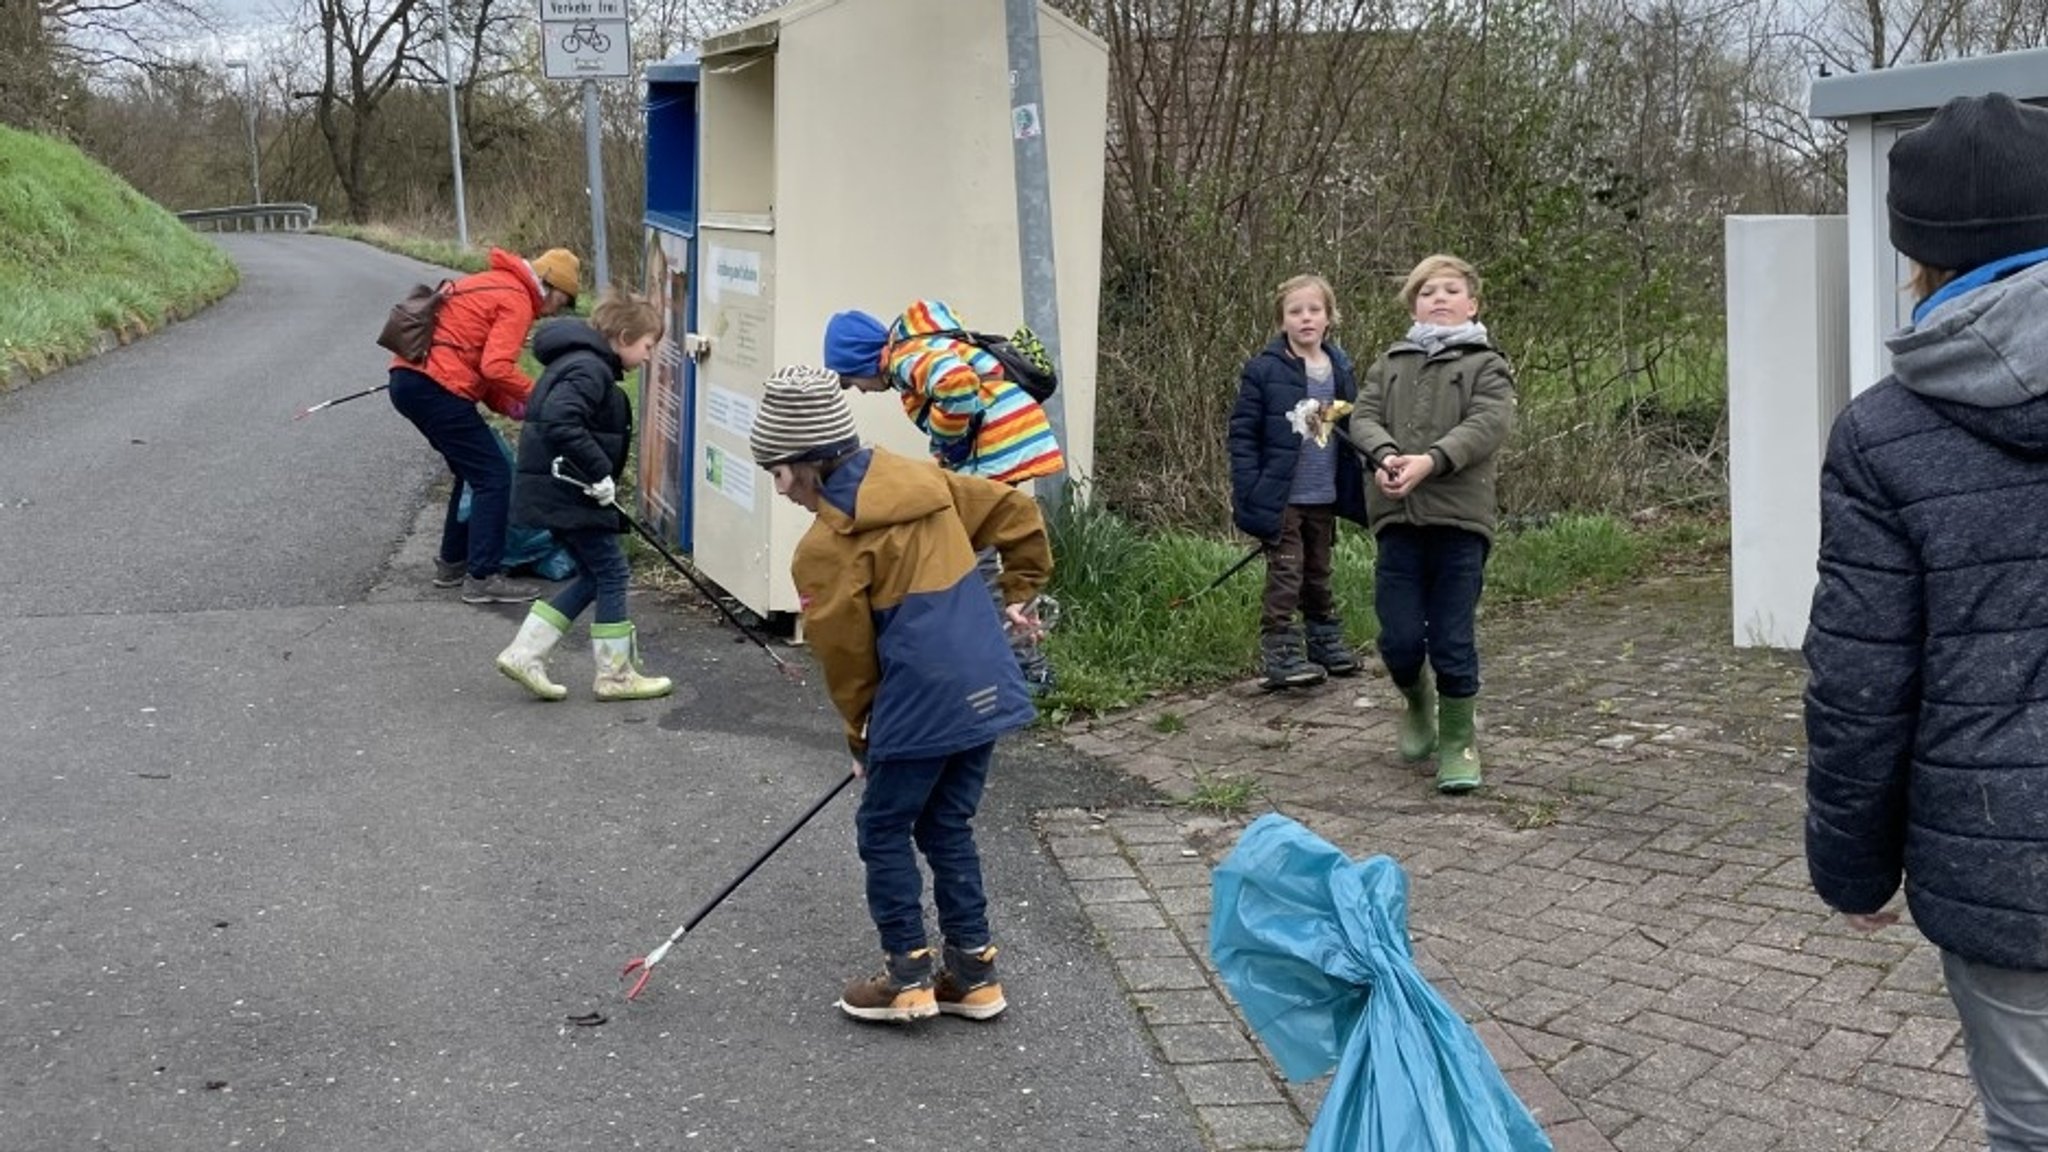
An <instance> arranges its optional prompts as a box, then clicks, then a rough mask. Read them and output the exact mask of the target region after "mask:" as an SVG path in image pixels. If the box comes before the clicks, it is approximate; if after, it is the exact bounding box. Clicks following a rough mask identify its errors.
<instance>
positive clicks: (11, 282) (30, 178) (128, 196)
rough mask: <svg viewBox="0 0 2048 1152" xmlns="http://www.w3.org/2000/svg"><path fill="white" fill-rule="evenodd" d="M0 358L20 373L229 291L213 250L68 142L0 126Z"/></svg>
mask: <svg viewBox="0 0 2048 1152" xmlns="http://www.w3.org/2000/svg"><path fill="white" fill-rule="evenodd" d="M0 236H4V237H6V243H4V244H0V299H5V300H6V301H7V306H6V307H5V308H0V367H4V365H5V364H6V363H8V362H14V363H19V364H21V365H22V366H24V367H26V368H27V369H28V370H29V371H30V372H32V373H38V374H40V373H42V372H47V371H50V370H53V369H55V368H58V367H61V366H62V365H64V364H67V363H70V362H72V361H74V360H77V359H80V358H82V357H83V356H85V355H87V354H89V353H90V352H91V350H92V349H93V348H94V347H95V346H96V344H97V342H98V339H99V336H100V334H101V333H102V332H107V331H112V332H115V333H117V334H119V335H120V336H121V337H122V338H123V339H126V338H128V337H131V336H134V335H137V334H139V333H141V332H144V331H147V330H149V329H152V328H156V327H158V326H160V325H162V324H163V323H164V322H165V321H167V320H170V319H174V318H176V317H179V316H185V315H190V314H191V313H193V312H195V311H197V310H198V309H199V308H201V307H204V306H205V305H206V304H209V303H211V302H213V301H214V300H217V299H219V298H220V297H221V296H224V295H226V294H227V292H228V291H229V290H230V289H232V288H233V287H234V286H235V284H236V282H237V280H238V278H239V277H238V273H237V272H236V270H235V266H234V264H233V262H231V261H230V260H229V259H228V258H227V256H226V255H225V254H223V253H222V252H221V250H220V249H219V248H217V247H216V246H214V245H213V244H212V243H210V242H208V241H207V240H206V239H205V238H204V237H202V236H199V235H197V234H195V233H194V232H193V231H192V230H191V229H189V228H187V227H186V226H185V225H184V224H182V223H180V222H179V220H178V218H177V217H176V216H173V215H172V214H171V213H170V212H168V211H165V210H164V209H163V208H162V207H161V206H160V205H158V204H156V203H154V202H152V201H150V200H148V199H145V198H144V197H143V196H142V195H141V194H140V193H138V192H136V191H135V190H134V189H133V188H131V187H129V186H128V185H127V184H126V183H124V182H123V181H122V180H121V179H120V178H119V177H117V176H115V175H114V174H113V173H111V172H109V171H107V170H106V169H105V168H103V167H101V166H100V165H98V164H96V163H94V162H93V161H92V160H90V159H88V158H87V157H86V156H85V155H84V154H83V153H81V152H79V151H78V149H76V148H74V147H72V146H71V145H69V144H63V143H59V142H57V141H54V140H49V139H45V138H44V137H41V136H33V135H30V134H28V133H26V132H20V131H17V130H15V129H12V128H7V127H4V126H0Z"/></svg>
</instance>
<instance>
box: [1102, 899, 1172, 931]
mask: <svg viewBox="0 0 2048 1152" xmlns="http://www.w3.org/2000/svg"><path fill="white" fill-rule="evenodd" d="M1083 911H1085V912H1086V913H1087V914H1088V919H1089V920H1090V921H1092V922H1094V924H1095V925H1096V926H1097V927H1100V928H1164V927H1166V916H1165V915H1164V914H1163V913H1161V912H1160V911H1159V909H1158V908H1157V907H1156V906H1154V905H1152V904H1150V903H1144V904H1137V903H1121V904H1096V905H1092V906H1089V907H1087V908H1084V909H1083Z"/></svg>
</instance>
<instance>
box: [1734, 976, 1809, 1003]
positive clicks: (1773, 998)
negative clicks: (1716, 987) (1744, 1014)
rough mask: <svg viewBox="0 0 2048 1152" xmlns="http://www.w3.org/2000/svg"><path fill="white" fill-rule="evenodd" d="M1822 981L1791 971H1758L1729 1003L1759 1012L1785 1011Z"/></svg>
mask: <svg viewBox="0 0 2048 1152" xmlns="http://www.w3.org/2000/svg"><path fill="white" fill-rule="evenodd" d="M1819 983H1820V981H1818V980H1816V979H1814V978H1813V977H1811V976H1797V975H1794V974H1792V973H1790V972H1758V973H1755V974H1754V975H1752V976H1751V977H1750V979H1749V983H1747V984H1745V985H1743V987H1742V990H1741V991H1740V992H1737V993H1736V994H1735V995H1734V997H1733V998H1732V999H1730V1000H1729V1003H1731V1004H1733V1005H1735V1006H1736V1007H1738V1008H1748V1009H1751V1010H1753V1011H1757V1012H1771V1013H1783V1012H1785V1011H1787V1010H1789V1009H1790V1008H1791V1007H1792V1005H1793V1004H1795V1003H1797V1002H1798V1001H1799V1000H1801V999H1802V998H1804V997H1805V996H1806V994H1807V993H1809V992H1811V991H1813V989H1814V987H1815V986H1816V985H1818V984H1819Z"/></svg>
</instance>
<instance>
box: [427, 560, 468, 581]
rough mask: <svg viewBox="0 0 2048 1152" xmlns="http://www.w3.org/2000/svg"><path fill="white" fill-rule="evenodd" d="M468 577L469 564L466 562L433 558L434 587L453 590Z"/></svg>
mask: <svg viewBox="0 0 2048 1152" xmlns="http://www.w3.org/2000/svg"><path fill="white" fill-rule="evenodd" d="M468 576H469V562H468V561H466V560H443V559H441V558H440V557H438V556H436V557H435V558H434V587H436V588H453V587H455V586H456V585H458V584H460V583H462V582H463V580H464V579H466V578H467V577H468Z"/></svg>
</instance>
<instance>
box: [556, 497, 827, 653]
mask: <svg viewBox="0 0 2048 1152" xmlns="http://www.w3.org/2000/svg"><path fill="white" fill-rule="evenodd" d="M565 463H566V461H564V460H563V458H562V457H560V456H557V457H555V459H554V462H553V464H552V466H551V468H550V470H551V471H552V472H553V473H554V477H555V479H557V480H560V481H561V482H562V483H564V484H574V485H575V486H576V487H578V488H581V489H583V491H584V493H585V494H588V493H589V492H590V485H588V484H585V483H584V482H583V481H581V480H579V479H577V478H576V477H575V476H572V475H570V474H569V473H568V472H566V471H564V470H563V467H564V464H565ZM612 510H613V511H615V512H617V513H618V514H619V518H620V519H622V520H624V521H625V522H626V523H627V524H628V525H630V526H631V527H632V529H633V531H635V532H637V533H639V534H640V538H641V539H642V540H645V541H647V542H648V543H649V544H651V545H653V546H654V550H655V551H656V552H659V553H661V558H662V559H663V560H666V561H668V565H669V567H671V568H673V569H675V570H676V571H677V572H680V573H682V576H683V579H685V580H688V581H689V582H690V584H691V585H692V586H693V587H695V588H696V589H697V591H698V592H700V593H702V594H703V596H704V599H706V600H709V601H710V602H711V606H712V607H713V608H716V609H718V611H719V614H720V615H722V616H724V617H725V619H726V622H727V623H729V624H731V625H732V626H733V627H735V628H737V629H739V630H740V632H741V633H742V634H744V635H745V636H746V638H747V639H749V640H752V641H753V642H754V643H755V644H756V645H758V646H759V647H760V649H761V651H763V652H766V653H767V654H768V659H770V660H773V661H775V670H776V671H778V672H780V673H782V674H783V675H784V676H787V677H788V678H789V679H791V680H794V681H795V682H797V683H798V684H801V683H803V682H804V674H803V672H802V671H800V670H799V669H798V668H797V667H796V665H794V664H791V663H790V662H788V661H787V660H784V659H783V658H782V656H781V655H780V654H779V653H777V652H776V651H775V649H774V648H773V647H772V646H770V645H769V643H768V641H766V640H763V639H762V638H761V634H760V633H758V632H756V631H754V630H753V629H752V628H749V627H747V622H746V621H744V620H742V619H740V618H739V616H738V614H736V613H735V612H733V610H732V609H730V608H727V607H726V606H725V601H723V600H720V599H719V598H718V594H717V593H716V592H713V591H712V590H711V586H710V585H708V584H706V583H704V580H703V578H702V577H700V576H698V575H697V573H696V572H694V571H692V570H691V569H690V567H689V565H687V564H684V563H683V562H682V561H681V560H680V559H678V558H677V557H676V554H675V553H673V552H671V551H669V550H668V545H666V544H664V543H662V542H661V537H659V536H657V535H655V534H654V532H653V530H652V529H650V528H648V527H647V525H645V524H642V523H641V522H640V519H639V517H637V516H634V515H633V514H632V513H630V512H628V511H626V510H625V509H624V508H620V507H619V506H618V505H616V504H614V505H612Z"/></svg>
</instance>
